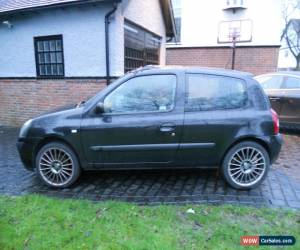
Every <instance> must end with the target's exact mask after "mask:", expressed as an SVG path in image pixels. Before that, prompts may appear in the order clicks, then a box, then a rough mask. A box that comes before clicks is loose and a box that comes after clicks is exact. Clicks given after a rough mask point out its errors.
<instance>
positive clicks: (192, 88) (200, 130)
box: [177, 73, 250, 166]
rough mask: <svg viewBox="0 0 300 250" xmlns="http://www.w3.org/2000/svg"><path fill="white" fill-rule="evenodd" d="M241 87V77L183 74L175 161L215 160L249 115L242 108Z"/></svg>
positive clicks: (207, 162)
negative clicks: (181, 119)
mask: <svg viewBox="0 0 300 250" xmlns="http://www.w3.org/2000/svg"><path fill="white" fill-rule="evenodd" d="M245 88H246V87H245V82H244V80H241V79H239V78H232V77H227V76H219V75H206V74H199V73H192V74H187V76H186V98H185V112H184V114H185V115H184V129H183V138H182V141H181V144H180V153H179V154H178V156H177V160H178V162H181V163H182V164H197V165H205V166H209V165H215V164H217V163H218V161H219V159H220V157H221V155H222V151H223V150H224V148H226V147H228V144H230V143H231V142H232V140H233V138H235V136H236V133H237V132H238V131H239V129H240V128H241V127H247V124H248V121H249V115H250V114H249V112H247V111H246V110H245V109H243V107H244V106H245V104H246V100H247V95H246V90H245ZM230 141H231V142H230Z"/></svg>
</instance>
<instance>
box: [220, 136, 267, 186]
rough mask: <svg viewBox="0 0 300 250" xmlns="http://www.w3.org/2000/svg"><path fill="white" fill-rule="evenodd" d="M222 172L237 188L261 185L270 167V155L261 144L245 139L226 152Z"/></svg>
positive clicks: (228, 181)
mask: <svg viewBox="0 0 300 250" xmlns="http://www.w3.org/2000/svg"><path fill="white" fill-rule="evenodd" d="M221 168H222V169H221V170H222V174H223V176H224V178H225V180H226V181H227V183H228V184H229V185H230V186H232V187H233V188H236V189H246V190H247V189H252V188H255V187H257V186H258V185H260V183H261V182H262V181H263V180H264V179H265V178H266V176H267V174H268V171H269V169H270V157H269V154H268V152H267V151H266V149H265V148H264V147H263V146H261V145H260V144H258V143H256V142H252V141H245V142H241V143H238V144H236V145H235V146H233V147H232V148H231V149H230V150H229V151H228V152H227V154H226V156H225V158H224V160H223V163H222V166H221Z"/></svg>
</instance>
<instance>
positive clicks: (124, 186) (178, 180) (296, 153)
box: [0, 127, 300, 209]
mask: <svg viewBox="0 0 300 250" xmlns="http://www.w3.org/2000/svg"><path fill="white" fill-rule="evenodd" d="M17 133H18V131H17V130H16V129H12V128H4V127H0V194H6V195H22V194H30V193H38V194H44V195H47V196H54V197H59V198H76V199H90V200H93V201H103V200H118V201H127V202H134V203H137V204H184V203H202V204H207V203H209V204H225V203H226V204H237V205H254V206H274V207H289V208H296V209H300V136H299V135H284V141H285V143H284V146H283V150H282V152H281V154H280V157H279V159H278V160H277V162H276V163H275V164H274V166H273V168H272V170H271V171H270V172H269V175H268V178H267V179H266V180H265V181H264V182H263V183H262V184H261V185H260V186H259V187H258V188H256V189H253V190H250V191H237V190H235V189H232V188H231V187H229V186H228V185H227V184H226V183H225V182H224V180H223V179H222V177H221V176H220V175H219V174H218V172H217V171H216V170H155V171H152V170H151V171H150V170H147V171H145V170H143V171H137V170H135V171H99V172H85V173H83V175H82V177H81V178H80V179H79V181H78V182H77V183H76V184H74V185H73V186H72V187H71V188H69V189H63V190H55V189H51V188H48V187H47V186H45V185H43V184H42V183H41V181H40V180H39V179H38V178H37V177H36V176H35V174H34V173H32V172H29V171H27V170H25V169H24V168H23V166H22V163H21V162H20V159H19V156H18V154H17V149H16V146H15V143H16V140H17Z"/></svg>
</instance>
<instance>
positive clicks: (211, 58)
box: [166, 46, 279, 75]
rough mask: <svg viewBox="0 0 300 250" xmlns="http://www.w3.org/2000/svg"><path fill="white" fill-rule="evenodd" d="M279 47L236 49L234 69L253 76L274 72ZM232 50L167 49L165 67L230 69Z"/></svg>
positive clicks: (210, 48) (218, 48)
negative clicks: (182, 66)
mask: <svg viewBox="0 0 300 250" xmlns="http://www.w3.org/2000/svg"><path fill="white" fill-rule="evenodd" d="M278 52H279V47H278V46H274V47H270V46H260V47H258V46H256V47H239V48H237V49H236V57H235V69H236V70H241V71H246V72H250V73H253V74H255V75H259V74H263V73H267V72H272V71H276V69H277V61H278ZM231 60H232V48H229V47H193V48H168V49H167V58H166V62H167V65H184V66H200V67H217V68H226V69H231Z"/></svg>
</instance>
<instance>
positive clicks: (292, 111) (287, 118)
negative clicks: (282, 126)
mask: <svg viewBox="0 0 300 250" xmlns="http://www.w3.org/2000/svg"><path fill="white" fill-rule="evenodd" d="M283 89H284V96H283V98H282V108H281V113H280V117H281V121H282V122H283V123H287V124H290V125H292V124H294V125H300V78H298V77H292V76H286V77H285V78H284V82H283Z"/></svg>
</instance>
